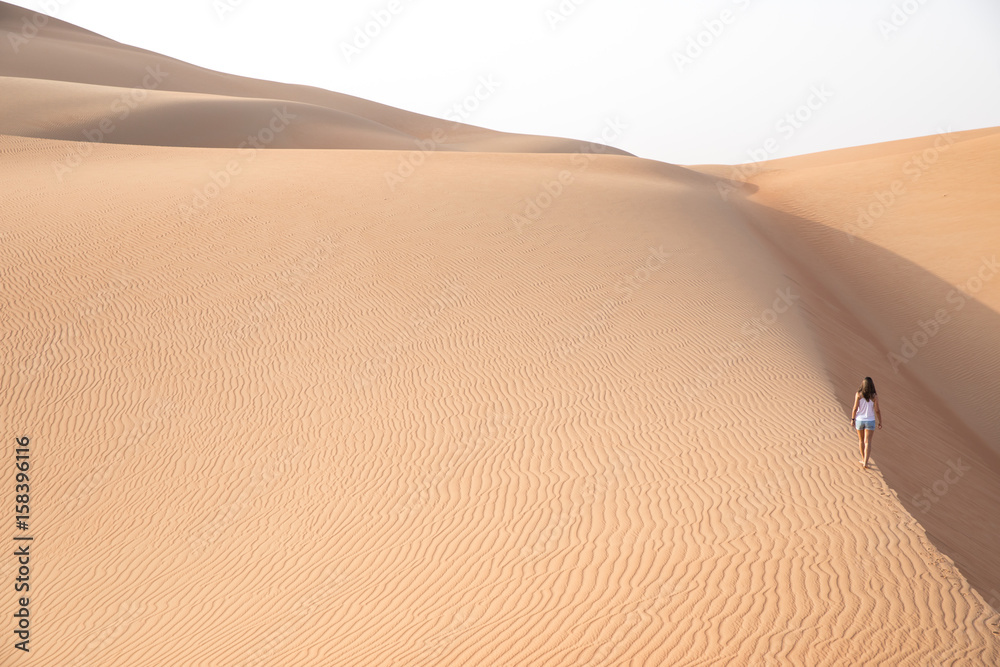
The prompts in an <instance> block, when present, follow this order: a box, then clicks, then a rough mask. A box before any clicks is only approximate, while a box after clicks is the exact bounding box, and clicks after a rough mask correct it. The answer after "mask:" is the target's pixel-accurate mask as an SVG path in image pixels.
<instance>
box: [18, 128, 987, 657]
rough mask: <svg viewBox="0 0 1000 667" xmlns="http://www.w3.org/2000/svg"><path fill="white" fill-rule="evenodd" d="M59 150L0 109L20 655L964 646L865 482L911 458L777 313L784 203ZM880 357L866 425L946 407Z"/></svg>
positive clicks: (898, 511)
mask: <svg viewBox="0 0 1000 667" xmlns="http://www.w3.org/2000/svg"><path fill="white" fill-rule="evenodd" d="M78 147H79V144H74V143H71V142H61V141H52V140H44V139H28V138H20V137H2V138H0V177H2V179H3V180H2V182H5V183H16V186H17V189H16V191H15V192H14V193H13V194H11V195H10V196H8V197H5V198H3V199H2V200H0V216H2V219H3V220H4V221H5V227H4V229H3V239H2V241H3V242H2V243H0V258H2V262H0V266H2V267H4V268H3V271H4V276H3V278H4V284H5V288H6V290H7V293H8V294H9V295H10V297H9V299H8V303H7V304H6V308H5V330H4V341H5V345H4V348H3V349H4V350H5V352H4V354H5V355H7V359H6V363H4V364H3V386H4V387H5V389H6V394H7V396H8V397H9V400H7V401H6V402H5V404H4V407H3V410H4V413H5V420H4V421H5V422H6V423H9V424H16V425H18V426H17V427H16V428H19V429H21V430H22V431H23V432H24V433H25V434H27V435H30V436H31V438H32V443H33V446H34V447H35V448H36V449H35V451H36V454H35V457H36V458H35V459H34V461H33V465H35V466H37V469H38V470H39V471H40V474H42V475H44V483H43V484H41V485H40V487H39V489H38V497H37V499H36V500H34V501H33V502H34V505H35V507H36V508H37V510H36V511H37V513H38V514H37V516H36V518H35V519H34V521H35V528H34V531H35V539H36V540H37V544H38V545H39V546H40V547H41V546H42V545H44V548H43V549H40V551H39V553H40V555H39V557H38V568H39V580H40V581H41V582H42V583H40V584H39V592H38V594H37V597H36V598H35V599H34V601H33V604H34V605H35V607H34V609H33V613H34V614H37V618H38V621H37V623H38V627H40V628H44V633H43V634H41V633H40V634H39V637H38V639H37V641H38V644H37V648H36V651H33V653H32V664H37V665H60V666H62V665H67V664H101V665H158V664H203V665H215V664H241V665H264V664H296V665H337V664H393V663H402V664H475V663H482V664H567V665H568V664H621V663H628V662H630V661H634V662H636V663H640V662H645V663H647V664H670V665H688V664H768V663H779V664H810V665H813V664H815V665H823V664H830V665H834V664H837V665H839V664H863V663H887V664H950V663H956V664H991V663H995V662H996V661H997V659H998V657H1000V641H998V638H997V636H996V635H995V634H994V631H995V630H996V628H997V625H996V624H997V621H998V620H1000V617H998V615H997V613H996V612H995V611H993V610H992V609H990V608H989V607H988V606H987V605H986V604H985V603H984V596H983V595H980V593H979V592H977V590H976V589H974V588H973V587H972V586H971V585H970V583H969V580H968V579H967V578H966V577H965V576H963V574H962V572H961V571H960V570H959V568H958V567H956V565H955V564H954V563H953V562H952V560H951V559H950V558H948V557H947V556H945V555H944V554H942V552H941V551H939V550H938V549H937V548H935V546H934V545H933V544H932V543H931V542H930V541H929V540H928V536H927V534H925V530H924V528H923V527H922V526H921V524H919V523H918V522H917V520H916V519H915V518H914V516H913V515H911V513H910V512H908V511H907V508H906V498H905V497H903V498H897V497H896V495H895V494H894V493H893V491H892V489H891V488H890V487H889V486H888V485H887V484H886V482H885V481H883V475H884V476H885V478H886V480H889V477H890V471H894V470H902V472H899V473H897V474H899V475H904V474H906V469H905V466H906V465H909V464H910V461H909V459H908V457H910V456H911V455H912V454H913V452H912V451H910V450H905V451H904V452H903V453H902V454H901V455H900V456H899V457H898V459H899V460H900V461H901V463H899V464H897V463H896V462H895V461H892V460H890V455H891V453H893V452H894V451H895V450H893V449H892V447H893V446H894V445H893V444H892V443H893V438H894V437H895V436H894V435H893V430H886V431H883V432H880V433H879V434H878V436H877V438H878V439H877V441H876V446H877V447H880V448H879V449H876V454H875V462H876V464H877V469H876V471H874V472H869V473H865V472H862V471H860V470H858V468H857V467H856V465H855V463H854V461H855V458H856V457H855V454H856V450H855V439H854V436H853V435H852V434H851V433H850V431H849V430H848V428H847V425H846V420H847V414H846V409H847V408H846V407H845V400H844V396H843V392H844V387H845V386H848V385H850V384H851V383H853V382H854V377H855V376H857V375H858V373H857V372H856V371H855V370H854V369H846V368H845V373H844V375H843V377H839V376H837V375H836V374H835V373H833V372H831V368H832V366H831V361H830V360H831V358H833V355H834V352H832V351H831V343H830V341H831V340H832V339H834V338H835V337H836V335H839V334H840V333H841V332H839V331H835V330H832V331H830V332H826V334H824V332H823V331H822V330H820V327H821V326H822V325H823V323H824V322H825V323H827V325H829V326H831V327H832V323H833V322H836V321H843V317H841V318H840V319H837V318H834V317H832V316H831V317H828V318H827V319H826V320H823V319H821V318H820V317H819V316H817V315H816V314H814V313H810V312H809V310H811V309H813V308H814V306H815V305H816V304H817V297H816V296H815V294H817V293H820V292H819V290H821V289H825V290H828V291H829V292H830V293H831V294H832V293H833V292H832V290H833V289H834V287H836V286H834V287H826V286H825V283H824V280H822V279H820V277H817V276H816V275H814V273H813V271H814V269H813V267H812V265H811V264H810V263H809V262H806V261H802V262H800V263H798V264H796V263H793V262H791V261H789V260H788V259H787V258H786V257H785V256H784V253H785V250H784V249H783V248H782V247H780V246H778V247H775V246H774V245H773V244H772V242H771V241H770V240H769V237H768V236H767V235H766V230H765V231H762V230H764V226H763V225H764V224H773V225H775V226H776V227H777V226H778V225H785V227H781V228H782V229H785V230H788V229H789V228H788V227H787V225H788V224H790V223H789V221H788V220H786V219H783V218H781V219H779V218H778V217H777V215H778V213H780V212H776V213H775V216H776V217H775V219H773V220H771V219H770V218H767V219H765V216H764V212H762V211H761V210H760V209H755V210H749V209H748V207H750V206H751V205H752V204H753V202H749V203H741V202H737V201H734V200H729V201H726V200H723V199H722V198H720V197H719V193H718V179H716V178H714V177H711V176H708V175H702V174H698V173H696V172H695V171H692V170H688V169H684V168H681V167H674V166H671V165H662V164H659V163H653V162H647V161H643V160H638V159H636V158H630V157H617V156H581V155H558V154H551V155H544V154H533V155H528V154H500V153H459V152H453V153H444V152H442V153H434V154H431V155H428V156H427V157H428V159H427V160H426V162H425V163H424V164H423V165H421V166H420V167H419V168H418V169H416V170H415V171H414V172H413V173H412V174H410V175H408V176H407V177H406V178H405V179H404V180H403V181H402V182H394V183H392V184H391V185H390V183H389V182H387V180H386V174H387V173H393V171H394V170H396V169H398V165H399V161H400V156H401V153H399V152H397V151H370V150H353V151H352V150H343V151H298V150H288V151H260V152H257V153H255V154H254V155H253V158H252V160H251V159H250V158H249V156H246V155H241V153H240V152H239V151H234V150H225V149H186V148H163V147H147V146H123V145H118V146H116V145H100V144H98V145H89V144H88V145H87V147H88V148H89V149H90V151H89V152H88V153H87V154H86V155H82V156H80V163H79V164H78V165H76V166H75V167H74V168H73V169H72V170H71V171H70V172H68V173H63V174H62V175H61V179H60V178H57V176H56V174H55V172H54V169H53V165H54V164H57V163H59V162H60V161H62V160H64V159H65V156H66V153H67V151H69V150H75V149H76V148H78ZM232 162H235V163H237V164H238V166H239V167H240V169H239V172H238V173H236V174H234V175H233V176H232V178H230V180H229V181H228V182H226V183H225V184H224V185H219V184H218V183H217V186H216V188H215V190H212V188H210V187H208V185H209V184H211V183H214V182H216V180H215V179H216V178H217V177H218V174H220V173H221V172H222V170H224V169H226V165H228V164H230V163H232ZM561 171H569V172H570V173H571V174H572V176H573V178H572V181H571V182H569V183H568V184H566V185H565V186H564V188H563V189H562V190H561V191H560V192H559V194H558V195H557V196H555V197H554V198H553V199H551V200H549V201H550V203H549V204H546V205H544V206H541V207H539V211H538V214H537V215H535V214H534V213H533V212H532V211H531V210H530V209H529V208H528V205H529V203H530V202H532V201H534V202H538V201H543V202H544V201H546V200H544V198H543V199H541V200H540V199H539V194H540V193H543V192H545V191H546V185H549V184H551V182H552V180H553V178H554V177H556V178H557V177H558V174H559V173H560V172H561ZM760 187H761V188H762V191H763V187H764V185H763V184H761V185H760ZM199 193H201V196H202V197H203V198H204V199H205V203H204V205H201V206H198V205H195V200H196V198H197V195H198V194H199ZM185 207H186V208H185ZM762 220H763V222H762ZM789 233H791V232H789ZM762 235H763V236H762ZM805 238H806V239H807V240H808V236H805ZM802 243H803V244H804V245H803V247H805V246H806V245H807V243H806V241H802ZM976 250H977V251H978V249H976ZM873 252H874V251H873ZM838 278H842V276H838ZM809 280H812V281H813V282H812V283H810V282H809ZM838 298H839V299H840V301H839V302H835V301H833V300H831V303H833V304H834V305H833V306H831V308H833V307H835V306H842V305H843V304H847V305H848V306H852V307H853V306H855V305H857V310H858V312H861V306H862V305H864V304H863V303H861V302H859V303H858V304H852V303H851V302H850V301H848V300H847V299H846V297H842V296H841V295H838ZM889 315H892V311H890V312H889V313H888V314H883V315H882V317H883V320H884V318H885V317H888V316H889ZM986 316H987V315H986V314H982V317H986ZM883 320H877V319H875V320H871V321H867V320H860V322H861V324H862V325H864V326H865V327H868V328H869V329H871V330H873V331H875V330H877V327H879V326H885V324H884V321H883ZM953 324H954V325H955V327H965V326H967V325H966V324H964V323H963V322H961V321H958V320H956V321H955V322H954V323H953ZM979 324H980V321H979V320H975V321H974V322H973V323H972V325H968V326H973V328H974V326H978V325H979ZM942 335H944V334H942ZM860 340H861V342H863V341H864V340H867V339H864V338H863V337H862V338H861V339H860ZM877 340H878V339H877V338H873V339H871V341H877ZM871 341H869V342H870V343H871V345H873V346H875V343H874V342H871ZM861 342H858V343H857V344H858V345H860V344H861ZM852 349H854V350H856V346H852ZM877 352H878V350H876V351H875V352H873V353H872V354H873V355H874V356H872V358H873V359H874V358H875V356H877ZM926 352H927V354H928V358H930V352H931V349H930V348H929V347H928V348H927V350H926ZM866 354H867V353H866ZM864 358H865V359H867V357H864ZM872 363H874V362H872ZM927 363H928V364H930V362H927ZM848 370H849V371H850V372H848ZM912 372H913V373H914V374H916V373H917V372H916V371H912ZM962 372H963V373H966V374H967V376H968V377H969V378H972V379H974V380H976V381H980V382H989V380H988V379H983V378H982V377H980V376H979V372H980V371H979V369H978V368H976V367H972V368H965V369H962ZM970 381H971V380H970ZM902 386H903V384H902V383H901V382H900V383H893V382H886V383H882V384H880V385H879V387H880V390H881V391H882V392H883V394H884V395H885V398H884V400H885V403H886V405H885V409H886V421H887V423H890V424H893V421H891V420H899V419H902V416H903V415H904V414H906V415H907V418H910V419H913V420H915V422H914V425H913V433H922V432H927V433H930V434H931V436H928V437H935V438H936V437H937V436H936V435H934V434H942V433H944V434H946V435H948V436H949V437H952V440H950V441H948V444H949V446H953V447H960V446H962V442H959V440H960V438H959V436H968V437H969V438H973V439H974V438H975V437H977V436H976V434H975V432H974V431H973V429H972V427H969V426H963V425H962V420H961V419H957V418H952V419H951V420H949V421H945V422H944V423H940V422H941V421H942V420H941V417H942V415H945V414H946V413H944V412H941V411H940V410H938V407H941V406H943V407H942V408H941V409H944V407H947V406H946V405H944V404H941V403H934V402H931V403H929V404H927V405H919V404H918V401H917V398H920V397H921V396H924V395H923V394H920V393H919V392H917V390H916V389H914V390H913V391H914V392H915V393H914V394H911V395H910V396H908V398H909V400H908V401H907V403H906V404H899V403H894V402H893V399H892V398H891V397H892V396H893V392H894V390H895V389H897V388H900V391H902V389H901V387H902ZM983 386H988V385H986V384H984V385H983ZM783 395H784V396H792V397H794V403H793V407H789V402H788V401H783V400H781V397H782V396H783ZM906 405H910V406H911V407H910V408H906V407H905V406H906ZM921 408H923V409H921ZM904 409H909V412H907V413H904ZM947 414H948V415H951V416H952V417H954V415H953V414H952V413H947ZM892 428H893V429H895V428H896V426H895V424H894V425H893V427H892ZM935 429H937V430H935ZM949 429H950V430H949ZM962 429H965V430H962ZM941 437H944V436H941ZM935 442H938V441H937V440H935ZM969 442H973V443H974V440H972V439H970V440H969ZM969 446H971V445H969ZM965 451H966V450H962V452H963V454H962V455H963V456H964V455H965V454H964V452H965ZM915 460H916V459H915ZM917 462H918V463H919V461H917ZM921 465H922V464H921ZM922 470H924V468H919V471H922ZM919 471H918V472H919ZM880 473H881V474H880ZM977 474H978V473H977ZM983 479H986V480H987V482H988V479H987V478H985V477H975V476H974V475H972V474H971V473H970V474H969V476H967V477H963V478H962V480H963V481H962V483H961V484H955V485H953V489H952V490H951V491H949V493H947V494H945V495H944V497H943V500H942V502H943V501H944V499H956V500H955V501H954V502H959V499H964V500H966V501H968V502H973V501H975V500H976V499H977V498H979V497H981V496H982V494H985V493H987V492H988V488H973V487H974V486H975V485H976V484H979V483H980V482H979V481H976V480H983ZM0 480H2V484H4V485H8V484H10V483H12V481H11V479H10V470H9V468H8V467H5V468H4V473H3V474H2V475H0ZM993 488H996V487H993ZM977 494H979V495H977ZM901 500H902V501H903V502H902V503H901V502H900V501H901ZM960 509H965V510H968V509H970V508H969V507H965V508H960ZM932 514H933V513H932ZM958 514H960V513H958ZM935 516H936V515H935ZM931 518H933V517H931ZM921 520H922V521H924V519H923V518H922V519H921ZM925 523H926V522H925ZM932 539H933V538H932ZM10 567H11V560H10V559H4V560H2V561H0V579H2V580H9V577H10V576H12V575H11V570H10ZM10 652H11V649H10V647H9V646H3V647H2V648H0V655H2V656H3V661H6V660H8V658H9V655H10Z"/></svg>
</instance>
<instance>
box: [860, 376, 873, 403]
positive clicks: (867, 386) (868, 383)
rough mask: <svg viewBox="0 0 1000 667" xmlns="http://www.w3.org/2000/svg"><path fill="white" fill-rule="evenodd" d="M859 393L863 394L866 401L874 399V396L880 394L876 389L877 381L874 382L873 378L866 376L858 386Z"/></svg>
mask: <svg viewBox="0 0 1000 667" xmlns="http://www.w3.org/2000/svg"><path fill="white" fill-rule="evenodd" d="M858 393H859V394H861V397H862V398H864V399H865V400H866V401H870V400H872V397H873V396H876V395H877V394H878V392H876V391H875V383H874V382H872V379H871V378H870V377H866V378H865V379H864V380H862V381H861V386H860V387H859V388H858Z"/></svg>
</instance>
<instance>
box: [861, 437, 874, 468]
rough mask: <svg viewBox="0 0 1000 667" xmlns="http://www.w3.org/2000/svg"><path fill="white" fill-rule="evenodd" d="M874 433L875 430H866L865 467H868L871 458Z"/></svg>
mask: <svg viewBox="0 0 1000 667" xmlns="http://www.w3.org/2000/svg"><path fill="white" fill-rule="evenodd" d="M873 435H875V431H869V430H867V429H866V430H865V454H864V456H865V460H864V462H863V463H864V466H865V468H867V467H868V459H869V458H871V455H872V436H873Z"/></svg>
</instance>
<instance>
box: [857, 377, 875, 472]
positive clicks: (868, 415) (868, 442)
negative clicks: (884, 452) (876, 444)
mask: <svg viewBox="0 0 1000 667" xmlns="http://www.w3.org/2000/svg"><path fill="white" fill-rule="evenodd" d="M876 418H878V427H879V428H882V413H881V411H879V409H878V394H876V393H875V383H874V382H872V379H871V378H869V377H866V378H865V379H864V380H863V381H862V382H861V388H860V389H858V393H856V394H855V395H854V407H853V408H852V409H851V424H853V425H854V427H855V428H856V429H857V430H858V447H859V448H860V449H861V460H860V461H858V463H860V464H861V467H862V468H865V469H867V468H868V458H869V457H870V456H871V453H872V436H873V435H874V434H875V419H876Z"/></svg>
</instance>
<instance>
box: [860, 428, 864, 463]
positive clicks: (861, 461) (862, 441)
mask: <svg viewBox="0 0 1000 667" xmlns="http://www.w3.org/2000/svg"><path fill="white" fill-rule="evenodd" d="M858 450H860V452H861V454H860V456H861V459H862V460H860V461H858V463H864V460H863V459H864V458H865V432H864V431H858Z"/></svg>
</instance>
